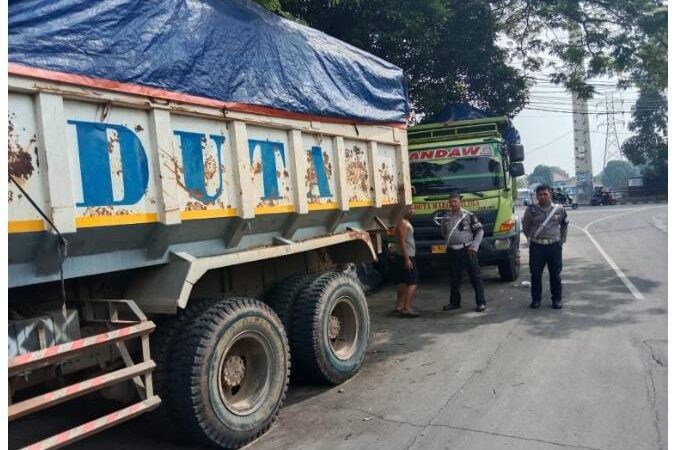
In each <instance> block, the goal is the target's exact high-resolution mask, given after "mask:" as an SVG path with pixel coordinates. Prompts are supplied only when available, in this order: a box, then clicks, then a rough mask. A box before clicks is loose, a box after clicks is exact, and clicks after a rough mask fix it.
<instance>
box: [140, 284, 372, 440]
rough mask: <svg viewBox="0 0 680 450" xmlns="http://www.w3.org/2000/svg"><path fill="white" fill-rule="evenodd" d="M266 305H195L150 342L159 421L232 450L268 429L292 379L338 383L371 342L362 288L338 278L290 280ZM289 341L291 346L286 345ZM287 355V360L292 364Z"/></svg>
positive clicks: (239, 301)
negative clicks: (294, 376) (292, 374)
mask: <svg viewBox="0 0 680 450" xmlns="http://www.w3.org/2000/svg"><path fill="white" fill-rule="evenodd" d="M267 302H268V304H269V305H267V304H265V303H264V302H261V301H258V300H254V299H249V298H229V299H225V300H192V302H191V303H190V305H189V306H188V307H187V309H185V310H184V311H182V313H180V315H179V316H177V317H172V318H167V319H164V320H161V321H160V322H159V325H158V330H157V332H156V333H155V334H154V336H153V340H152V351H153V353H154V355H153V356H154V360H155V361H156V363H157V368H156V371H155V372H154V386H155V389H156V391H157V392H158V394H159V395H160V396H161V399H162V400H163V403H162V405H161V407H160V408H159V409H158V410H157V411H156V412H155V413H154V416H153V417H154V418H155V419H156V423H157V424H158V425H160V427H163V428H164V429H165V430H168V429H171V430H175V431H176V433H175V434H176V435H179V436H182V437H188V438H189V439H190V440H192V441H195V442H198V443H202V444H207V445H211V446H215V447H219V448H227V449H232V448H239V447H241V446H243V445H245V444H247V443H248V442H250V441H252V440H254V439H256V438H257V437H259V436H260V435H262V434H263V433H264V432H265V431H267V429H268V428H269V427H270V426H271V424H272V422H273V421H274V419H275V417H276V414H277V412H278V410H279V408H280V407H281V404H282V403H283V400H284V398H285V395H286V391H287V388H288V382H289V375H290V367H291V362H292V363H293V365H294V367H295V369H296V374H297V376H298V378H299V379H301V380H306V381H309V382H313V383H320V384H338V383H342V382H343V381H345V380H347V379H349V378H351V377H352V376H353V375H354V374H356V372H357V371H358V370H359V367H360V366H361V363H362V362H363V360H364V357H365V355H366V347H367V344H368V336H369V318H368V306H367V304H366V299H365V297H364V294H363V291H362V290H361V288H360V287H359V286H358V285H357V283H356V282H354V281H353V280H352V279H351V278H349V277H347V276H346V275H343V274H340V273H335V272H331V273H324V274H321V275H318V276H311V277H310V276H304V277H297V276H296V277H293V278H291V279H287V280H284V281H283V282H281V283H279V285H278V286H276V287H275V288H274V290H272V292H271V294H270V295H269V296H268V297H267ZM289 343H290V347H289ZM291 348H292V361H291Z"/></svg>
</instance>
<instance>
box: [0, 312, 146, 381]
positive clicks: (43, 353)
mask: <svg viewBox="0 0 680 450" xmlns="http://www.w3.org/2000/svg"><path fill="white" fill-rule="evenodd" d="M154 328H156V325H154V323H153V322H151V321H146V322H141V323H139V324H137V325H132V326H130V327H125V328H119V329H118V330H113V331H109V332H106V333H102V334H96V335H94V336H89V337H86V338H82V339H77V340H75V341H71V342H67V343H65V344H59V345H54V346H52V347H48V348H45V349H42V350H38V351H37V352H31V353H24V354H23V355H19V356H16V357H14V358H12V359H10V360H9V362H8V364H7V371H8V375H9V376H12V375H16V374H17V373H19V372H23V371H25V370H28V369H32V368H35V367H38V366H43V365H48V364H50V363H52V362H54V361H59V360H62V359H65V358H69V357H72V356H73V355H75V354H78V353H81V352H84V351H86V350H91V349H93V348H97V347H102V346H104V345H109V344H112V343H114V342H120V341H126V340H128V339H133V338H136V337H138V336H141V335H144V334H149V333H151V332H152V331H153V330H154Z"/></svg>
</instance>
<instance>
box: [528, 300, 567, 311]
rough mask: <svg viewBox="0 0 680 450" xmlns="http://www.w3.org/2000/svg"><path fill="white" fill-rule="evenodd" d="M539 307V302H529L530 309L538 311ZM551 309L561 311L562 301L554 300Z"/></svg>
mask: <svg viewBox="0 0 680 450" xmlns="http://www.w3.org/2000/svg"><path fill="white" fill-rule="evenodd" d="M540 307H541V301H540V300H533V301H532V302H531V305H529V308H531V309H538V308H540ZM552 307H553V309H562V300H554V301H553V302H552Z"/></svg>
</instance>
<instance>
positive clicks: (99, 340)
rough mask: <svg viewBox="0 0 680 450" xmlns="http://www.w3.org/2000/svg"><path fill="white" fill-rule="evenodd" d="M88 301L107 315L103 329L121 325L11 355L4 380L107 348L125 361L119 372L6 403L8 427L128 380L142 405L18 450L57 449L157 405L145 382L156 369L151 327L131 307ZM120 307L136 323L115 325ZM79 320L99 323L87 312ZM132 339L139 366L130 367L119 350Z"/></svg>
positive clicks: (124, 349) (131, 363) (128, 359)
mask: <svg viewBox="0 0 680 450" xmlns="http://www.w3.org/2000/svg"><path fill="white" fill-rule="evenodd" d="M94 302H96V303H99V304H106V307H107V308H108V310H109V311H111V312H112V313H111V315H110V319H109V320H108V321H107V322H108V323H107V325H109V326H110V325H111V324H123V323H124V324H126V325H127V326H125V327H123V328H118V329H114V330H110V331H107V332H105V333H101V334H96V335H94V336H89V337H85V338H82V339H77V340H75V341H71V342H67V343H65V344H59V345H54V346H51V347H47V348H44V349H41V350H38V351H34V352H30V353H24V354H22V355H19V356H16V357H14V358H12V359H10V360H9V362H8V375H9V376H10V377H12V376H17V375H21V374H23V373H26V372H28V371H31V370H34V369H36V368H40V367H46V366H50V365H54V364H58V363H60V362H62V361H64V360H66V359H69V358H73V357H74V356H77V355H78V354H81V353H83V352H86V351H88V350H92V349H95V348H98V347H102V346H110V345H115V346H116V348H117V349H118V351H119V352H120V353H121V357H122V359H123V361H124V362H125V367H123V368H121V369H118V370H115V371H113V372H108V373H104V374H101V375H98V376H95V377H93V378H89V379H87V380H84V381H80V382H77V383H74V384H71V385H69V386H65V387H63V388H60V389H56V390H53V391H50V392H47V393H44V394H41V395H38V396H36V397H33V398H30V399H27V400H23V401H21V402H18V403H14V404H11V405H10V406H9V411H8V412H9V421H10V422H11V421H13V420H16V419H19V418H21V417H24V416H26V415H29V414H31V413H34V412H37V411H40V410H43V409H46V408H49V407H51V406H55V405H58V404H60V403H63V402H66V401H68V400H72V399H74V398H78V397H81V396H83V395H85V394H89V393H91V392H95V391H98V390H100V389H103V388H105V387H108V386H111V385H114V384H116V383H120V382H122V381H126V380H133V381H134V382H135V387H136V388H137V392H138V394H139V395H140V397H141V398H142V400H141V401H139V402H137V403H134V404H132V405H129V406H127V407H125V408H122V409H120V410H118V411H114V412H112V413H110V414H107V415H105V416H103V417H100V418H98V419H95V420H92V421H89V422H87V423H84V424H82V425H79V426H76V427H74V428H71V429H69V430H66V431H64V432H61V433H59V434H56V435H54V436H51V437H49V438H47V439H43V440H41V441H39V442H36V443H33V444H31V445H28V446H27V447H24V450H27V449H30V450H47V449H56V448H60V447H63V446H65V445H68V444H71V443H73V442H76V441H78V440H80V439H83V438H85V437H88V436H91V435H93V434H95V433H98V432H99V431H102V430H105V429H107V428H110V427H112V426H114V425H117V424H119V423H121V422H124V421H126V420H129V419H132V418H134V417H136V416H138V415H140V414H143V413H145V412H148V411H151V410H153V409H154V408H156V407H157V406H158V405H159V404H160V402H161V399H160V398H159V397H158V396H156V395H154V394H153V384H152V379H151V372H152V371H153V369H154V368H155V367H156V364H155V363H154V362H153V361H152V360H151V352H150V348H149V335H150V334H151V332H152V331H153V330H154V329H155V325H154V323H153V322H152V321H150V320H147V319H146V317H145V316H144V315H143V314H142V313H141V311H139V309H137V308H136V305H134V302H131V301H129V300H101V301H100V300H97V301H94ZM121 304H122V305H125V306H128V307H130V306H131V304H132V305H134V307H130V309H131V310H132V311H133V313H134V315H135V316H137V318H138V319H139V320H140V321H139V322H137V323H133V322H132V321H123V320H118V310H117V306H118V305H121ZM85 315H86V317H88V316H89V317H88V319H90V320H92V321H95V322H96V321H100V322H104V320H102V319H96V318H94V317H93V314H92V309H91V308H86V314H85ZM93 319H94V320H93ZM130 323H133V324H130ZM135 338H140V339H141V343H142V361H141V362H139V363H135V362H134V361H133V360H132V358H131V357H130V354H129V353H128V351H127V347H126V346H125V341H128V340H131V339H135ZM142 377H143V380H142Z"/></svg>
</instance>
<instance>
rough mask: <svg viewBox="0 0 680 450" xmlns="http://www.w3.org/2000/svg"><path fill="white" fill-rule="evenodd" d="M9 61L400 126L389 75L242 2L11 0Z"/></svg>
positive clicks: (398, 77) (402, 93)
mask: <svg viewBox="0 0 680 450" xmlns="http://www.w3.org/2000/svg"><path fill="white" fill-rule="evenodd" d="M8 25H9V58H8V59H9V61H10V63H18V64H21V65H23V66H30V67H33V68H40V69H47V70H51V71H56V72H63V73H69V74H76V75H84V76H87V77H92V78H99V79H106V80H113V81H117V82H122V83H132V84H136V85H142V86H148V87H153V88H159V89H164V90H167V91H172V92H179V93H184V94H190V95H194V96H199V97H205V98H210V99H216V100H220V101H224V102H238V103H243V104H249V105H259V106H265V107H270V108H276V109H278V110H283V111H288V112H295V113H303V114H310V115H316V116H330V117H338V118H346V119H352V120H360V121H375V122H405V121H406V116H407V114H408V112H409V106H408V100H407V94H406V84H405V80H404V75H403V72H402V70H401V69H399V68H398V67H396V66H394V65H392V64H390V63H388V62H386V61H383V60H382V59H380V58H378V57H376V56H374V55H371V54H369V53H367V52H365V51H363V50H360V49H357V48H356V47H352V46H351V45H349V44H347V43H345V42H342V41H340V40H338V39H335V38H333V37H331V36H329V35H327V34H324V33H322V32H320V31H318V30H315V29H312V28H309V27H306V26H303V25H300V24H298V23H295V22H293V21H290V20H286V19H283V18H281V17H279V16H277V15H275V14H273V13H270V12H268V11H266V10H264V9H263V8H261V7H260V6H259V5H257V4H255V3H253V2H250V1H248V0H155V1H149V0H104V1H93V0H17V1H14V0H10V4H9V23H8Z"/></svg>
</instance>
